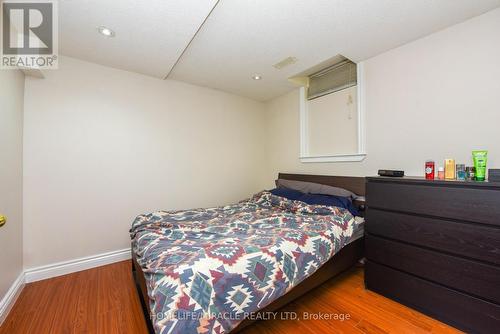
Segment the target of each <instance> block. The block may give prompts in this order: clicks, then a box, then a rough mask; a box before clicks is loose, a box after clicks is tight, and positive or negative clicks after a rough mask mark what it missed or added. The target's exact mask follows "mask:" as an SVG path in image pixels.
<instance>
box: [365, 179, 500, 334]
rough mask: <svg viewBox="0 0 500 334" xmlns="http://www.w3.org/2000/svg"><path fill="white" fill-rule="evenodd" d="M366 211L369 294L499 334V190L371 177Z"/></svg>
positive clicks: (496, 187)
mask: <svg viewBox="0 0 500 334" xmlns="http://www.w3.org/2000/svg"><path fill="white" fill-rule="evenodd" d="M366 205H367V211H366V224H365V226H366V237H365V241H366V244H365V251H366V258H367V263H366V267H365V285H366V288H367V289H370V290H372V291H375V292H377V293H379V294H381V295H384V296H386V297H388V298H391V299H394V300H396V301H398V302H400V303H402V304H405V305H407V306H409V307H412V308H414V309H416V310H419V311H421V312H423V313H425V314H428V315H430V316H432V317H434V318H436V319H439V320H441V321H443V322H446V323H448V324H450V325H452V326H454V327H457V328H459V329H461V330H465V331H467V332H473V333H500V183H488V182H464V181H438V180H435V181H428V180H425V179H423V178H411V177H405V178H384V177H368V178H367V187H366Z"/></svg>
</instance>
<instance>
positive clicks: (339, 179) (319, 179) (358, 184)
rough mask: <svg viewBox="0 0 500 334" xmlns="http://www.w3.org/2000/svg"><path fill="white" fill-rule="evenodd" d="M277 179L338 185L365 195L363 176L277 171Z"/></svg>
mask: <svg viewBox="0 0 500 334" xmlns="http://www.w3.org/2000/svg"><path fill="white" fill-rule="evenodd" d="M278 178H279V179H285V180H294V181H306V182H314V183H320V184H326V185H327V186H333V187H340V188H344V189H347V190H350V191H352V192H353V193H355V194H356V195H360V196H365V194H366V187H365V182H366V181H365V178H364V177H358V176H328V175H307V174H286V173H279V174H278Z"/></svg>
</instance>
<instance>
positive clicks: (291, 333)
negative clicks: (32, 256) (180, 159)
mask: <svg viewBox="0 0 500 334" xmlns="http://www.w3.org/2000/svg"><path fill="white" fill-rule="evenodd" d="M279 312H295V313H296V315H297V317H298V319H297V320H283V319H280V315H278V316H277V319H276V320H266V321H258V322H256V323H254V324H252V325H251V326H249V327H248V328H246V329H244V330H243V332H242V333H243V334H266V333H276V334H295V333H297V334H313V333H320V332H328V333H354V334H361V333H373V334H385V333H436V334H452V333H453V334H456V333H460V332H459V331H458V330H456V329H454V328H452V327H450V326H448V325H446V324H443V323H441V322H439V321H437V320H434V319H432V318H430V317H427V316H425V315H423V314H421V313H419V312H417V311H415V310H412V309H410V308H407V307H405V306H403V305H401V304H398V303H396V302H394V301H392V300H390V299H387V298H384V297H382V296H380V295H378V294H376V293H373V292H370V291H367V290H365V289H364V283H363V270H362V269H361V268H356V269H354V270H352V271H350V272H348V273H346V274H344V275H341V276H340V277H337V278H336V279H333V280H331V281H329V282H327V283H325V284H323V285H322V286H321V287H319V288H317V289H314V290H312V291H311V292H309V293H307V294H306V295H305V296H303V297H301V298H300V299H298V300H296V301H294V302H293V303H290V304H288V305H287V306H285V307H284V308H282V309H281V310H280V311H279ZM319 312H322V313H328V314H336V315H340V314H343V315H346V314H348V315H349V318H348V319H347V318H346V319H344V320H342V321H341V320H339V319H325V320H311V319H309V320H306V319H305V318H304V317H303V315H304V313H308V314H314V313H315V314H318V313H319ZM17 333H19V334H21V333H22V334H31V333H34V334H45V333H47V334H66V333H68V334H73V333H86V334H96V333H105V334H115V333H117V334H118V333H119V334H122V333H125V334H126V333H131V334H146V333H147V327H146V323H145V319H144V316H143V313H142V308H141V304H140V301H139V298H138V295H137V292H136V290H135V285H134V281H133V278H132V274H131V263H130V261H123V262H119V263H115V264H111V265H108V266H103V267H99V268H94V269H90V270H85V271H81V272H78V273H73V274H70V275H65V276H61V277H56V278H52V279H48V280H44V281H39V282H35V283H30V284H28V285H26V287H25V288H24V290H23V291H22V293H21V295H20V296H19V298H18V300H17V302H16V304H15V305H14V307H13V308H12V310H11V312H10V314H9V315H8V317H7V319H6V320H5V321H4V323H3V325H2V326H1V327H0V334H17Z"/></svg>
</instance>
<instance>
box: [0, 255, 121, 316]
mask: <svg viewBox="0 0 500 334" xmlns="http://www.w3.org/2000/svg"><path fill="white" fill-rule="evenodd" d="M130 258H131V253H130V248H125V249H120V250H117V251H113V252H108V253H102V254H98V255H93V256H87V257H82V258H79V259H74V260H69V261H64V262H58V263H53V264H49V265H46V266H41V267H37V268H31V269H25V270H24V272H22V273H21V274H20V275H19V277H18V278H17V279H16V280H15V281H14V283H12V285H11V287H10V289H9V290H8V291H7V293H6V294H5V296H4V297H3V299H2V300H1V301H0V325H1V324H2V323H3V321H4V320H5V319H6V318H7V315H8V314H9V311H10V310H11V309H12V306H14V303H15V302H16V300H17V297H19V295H20V294H21V291H22V290H23V288H24V285H25V284H26V283H31V282H35V281H40V280H43V279H47V278H52V277H56V276H61V275H66V274H71V273H74V272H77V271H82V270H86V269H91V268H95V267H100V266H104V265H106V264H111V263H115V262H120V261H124V260H128V259H130Z"/></svg>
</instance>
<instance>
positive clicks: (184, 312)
mask: <svg viewBox="0 0 500 334" xmlns="http://www.w3.org/2000/svg"><path fill="white" fill-rule="evenodd" d="M358 224H359V221H356V220H355V219H354V217H353V216H352V215H351V214H350V213H349V211H347V210H345V209H341V208H337V207H327V206H320V205H307V204H305V203H303V202H299V201H291V200H288V199H285V198H283V197H278V196H274V195H272V194H271V193H269V192H266V191H264V192H261V193H259V194H256V195H254V196H253V197H252V198H251V199H248V200H245V201H242V202H240V203H238V204H234V205H228V206H224V207H217V208H210V209H196V210H184V211H158V212H155V213H151V214H146V215H141V216H138V217H137V218H136V219H135V221H134V223H133V224H132V229H131V230H130V232H131V238H132V241H133V242H132V247H133V251H134V252H135V254H136V258H137V261H138V263H139V265H140V266H141V268H142V270H143V272H144V275H145V279H146V285H147V288H148V295H149V302H150V309H151V312H152V315H151V317H152V322H153V325H154V329H155V331H156V332H157V333H162V334H164V333H174V334H176V333H182V334H187V333H200V334H202V333H227V332H229V331H230V330H231V329H233V328H235V327H236V326H237V325H238V323H240V322H241V321H242V320H243V319H244V318H245V317H248V316H249V315H251V314H252V313H253V312H256V311H258V310H260V309H262V308H263V307H265V306H267V305H268V304H270V303H271V302H273V301H274V300H276V299H277V298H279V297H281V296H283V295H284V294H285V293H287V292H288V291H289V290H290V289H292V288H293V287H294V286H296V285H297V284H299V283H300V282H301V281H302V280H304V279H305V278H307V277H308V276H309V275H311V274H312V273H314V272H315V271H316V270H317V269H318V268H319V267H320V266H321V265H322V264H324V263H325V262H327V261H328V260H329V259H330V258H331V257H332V256H333V255H335V254H336V253H337V252H338V251H339V250H340V249H341V248H342V247H343V246H345V245H346V244H347V242H348V241H349V238H350V237H351V235H352V234H353V231H354V230H355V229H356V227H357V226H356V225H358Z"/></svg>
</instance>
